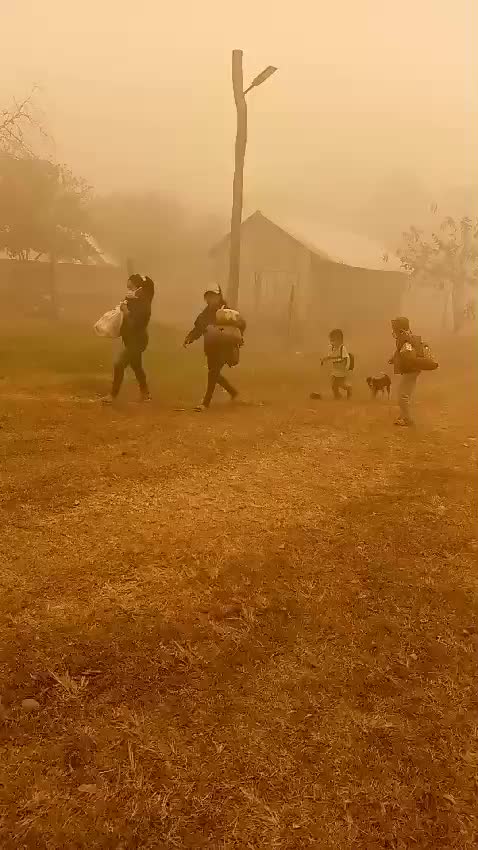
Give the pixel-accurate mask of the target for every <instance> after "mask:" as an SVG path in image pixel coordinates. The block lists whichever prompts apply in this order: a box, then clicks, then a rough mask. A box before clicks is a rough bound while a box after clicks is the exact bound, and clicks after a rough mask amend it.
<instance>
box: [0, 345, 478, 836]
mask: <svg viewBox="0 0 478 850" xmlns="http://www.w3.org/2000/svg"><path fill="white" fill-rule="evenodd" d="M39 339H40V337H35V336H31V334H30V336H28V335H26V336H25V337H24V339H23V340H21V341H20V343H19V344H18V345H17V344H16V343H15V345H17V347H15V345H14V343H13V336H12V337H8V334H3V336H2V342H1V344H0V373H1V374H3V375H4V377H3V379H2V380H1V381H0V426H1V427H0V498H1V502H0V521H1V529H2V533H1V538H0V588H1V596H0V695H1V706H0V753H1V757H0V846H1V847H2V850H23V848H28V849H29V850H30V848H31V850H47V848H48V850H52V848H67V849H68V850H80V848H81V850H83V848H84V849H85V850H86V848H88V850H96V849H97V848H98V849H99V848H101V850H133V848H135V850H162V848H164V850H166V849H167V850H169V848H171V850H172V848H194V850H196V848H197V849H198V848H208V850H233V848H234V850H236V848H237V850H246V849H247V850H249V849H250V850H262V848H265V849H266V850H273V848H274V850H275V848H277V850H296V848H317V850H346V848H347V849H348V848H350V850H385V848H387V850H412V848H428V850H437V848H456V850H472V848H476V847H477V846H478V806H477V791H478V785H477V770H478V696H477V694H478V691H477V681H478V679H477V674H478V669H477V660H478V593H477V591H478V573H477V554H478V529H477V522H476V520H477V512H476V502H477V499H476V494H477V489H476V484H477V481H476V453H477V445H478V443H477V439H476V438H477V433H476V425H475V419H476V407H477V404H476V400H477V399H476V388H477V383H476V378H477V369H476V365H477V364H476V362H475V361H476V357H475V355H474V353H473V349H472V345H471V343H468V342H466V341H461V342H459V343H449V344H448V347H446V346H445V345H444V346H443V350H442V351H440V352H438V353H439V359H440V362H441V368H440V370H439V371H438V372H437V373H436V374H432V375H424V376H422V378H421V386H420V388H419V392H418V405H417V417H418V422H419V424H418V426H417V428H416V429H415V430H406V429H397V428H394V427H393V418H394V416H393V413H394V411H393V409H392V408H391V407H390V406H389V405H388V404H387V402H382V401H377V402H375V403H371V402H370V401H369V399H368V397H367V393H366V389H367V388H366V386H365V382H364V376H365V374H364V373H361V372H360V368H361V367H360V363H359V366H358V369H359V372H358V374H357V376H356V378H355V380H356V387H357V388H356V394H355V398H354V400H353V402H351V403H350V404H346V403H345V402H344V403H333V402H332V401H330V400H328V399H325V400H324V401H322V402H317V403H312V402H310V401H309V400H308V398H307V394H308V390H309V389H314V388H315V387H314V386H311V380H312V375H313V374H314V373H316V374H318V370H317V368H316V365H315V363H313V364H311V363H308V364H307V365H303V364H302V361H301V360H300V359H299V358H297V361H294V359H293V357H291V363H292V365H290V364H289V366H288V367H287V368H286V367H285V366H284V368H283V370H281V367H280V364H271V365H270V366H267V364H265V365H264V363H261V364H260V368H259V370H258V369H257V368H255V365H254V363H252V362H251V363H248V362H247V360H246V361H245V364H244V367H243V368H242V367H241V368H242V374H241V372H240V370H238V375H237V379H238V380H239V381H240V383H241V385H243V386H246V387H247V390H248V392H250V396H251V400H252V402H255V403H251V404H250V405H245V406H237V407H229V406H227V405H226V404H221V403H220V399H218V402H217V404H216V406H215V408H214V409H211V411H210V412H209V413H207V414H200V415H199V414H195V413H193V412H189V410H184V411H180V410H176V409H175V408H176V407H181V406H186V402H187V403H189V401H190V400H196V399H197V397H198V392H199V391H200V389H201V387H199V390H196V387H195V386H194V384H195V382H196V381H197V380H199V381H200V382H202V381H203V374H202V371H201V368H202V367H201V362H200V356H199V353H198V354H197V355H194V354H193V355H192V359H191V360H188V361H184V363H185V364H186V363H187V364H188V365H184V367H183V366H180V367H178V368H179V372H178V374H177V376H176V375H175V373H174V371H173V372H171V370H170V369H169V366H168V361H167V358H166V356H164V358H163V359H162V358H161V356H160V354H158V355H154V357H156V360H154V364H155V365H154V371H155V372H157V374H158V384H159V383H160V382H161V381H162V382H163V383H162V386H163V387H164V392H163V393H161V394H159V400H158V401H153V403H152V404H151V405H150V406H146V407H141V406H139V405H137V404H135V403H134V402H133V401H132V400H131V399H132V398H133V396H132V395H131V393H130V392H129V390H127V391H126V393H125V397H124V400H123V401H121V403H120V404H119V405H118V407H117V408H113V409H102V408H101V407H100V406H99V405H98V404H97V403H96V402H94V401H92V400H91V399H92V398H93V397H94V394H95V392H96V391H97V390H98V389H99V388H100V385H101V382H102V380H103V379H102V378H101V375H100V377H98V369H99V367H98V362H97V360H98V356H99V355H98V354H97V351H98V350H99V349H98V350H97V349H94V351H90V350H89V349H88V348H87V347H85V349H84V350H79V353H78V354H77V355H75V350H76V349H75V340H76V337H75V334H74V333H73V331H72V333H71V334H69V335H67V336H64V337H62V338H58V339H56V337H55V333H54V332H53V331H51V332H50V334H49V336H48V346H47V349H45V346H43V347H42V346H41V345H40V343H39ZM85 345H86V344H85ZM94 345H97V343H96V342H95V343H94ZM74 349H75V350H74ZM80 349H81V347H80ZM153 354H154V352H153ZM102 356H104V357H105V358H106V365H105V370H106V367H107V364H108V356H109V354H106V355H103V354H102ZM152 356H153V355H152ZM179 357H183V353H181V355H179V354H178V355H177V358H179ZM103 362H105V361H103ZM182 362H183V361H181V363H182ZM358 362H359V361H358ZM371 362H372V358H371ZM189 364H192V365H189ZM56 365H58V368H57V369H56ZM55 369H56V371H55ZM181 369H182V370H183V371H182V372H181ZM188 370H189V371H188ZM235 377H236V376H235ZM175 384H176V385H177V387H178V390H177V394H178V398H175V394H174V393H175V391H174V386H175ZM155 395H156V393H155ZM259 401H265V402H266V403H265V404H259V403H258V402H259ZM24 700H35V701H36V703H37V705H36V704H35V703H31V704H30V703H26V704H24V703H23V701H24Z"/></svg>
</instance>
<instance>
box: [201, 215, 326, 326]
mask: <svg viewBox="0 0 478 850" xmlns="http://www.w3.org/2000/svg"><path fill="white" fill-rule="evenodd" d="M310 269H311V255H310V251H309V250H308V249H307V248H305V247H304V246H302V245H300V244H298V243H297V242H296V241H295V240H294V239H291V238H290V237H289V236H287V235H286V234H282V233H281V231H280V230H276V229H274V228H270V227H268V226H267V225H266V224H264V225H262V224H261V223H260V221H259V222H257V221H256V222H254V226H252V225H251V227H247V226H244V225H243V230H242V238H241V274H240V282H239V302H240V303H239V307H240V308H241V310H243V311H244V313H245V314H246V315H248V316H249V317H250V318H253V317H254V316H255V317H256V318H260V315H261V314H262V313H265V312H266V313H267V314H268V315H272V316H274V317H275V318H277V319H281V318H283V319H284V320H286V318H287V313H288V308H289V300H290V294H291V287H292V286H294V288H295V292H294V312H295V315H296V316H297V317H299V318H303V317H304V316H305V314H306V311H307V302H308V291H309V285H310ZM258 275H259V276H260V277H258ZM228 276H229V241H228V242H227V243H226V244H225V245H224V246H222V248H221V250H220V251H219V252H218V253H217V254H216V256H215V257H214V258H213V260H212V278H213V279H214V280H215V281H216V282H217V283H219V284H220V285H221V286H222V288H223V290H224V292H226V291H227V283H228ZM258 289H259V290H260V292H259V297H258ZM256 314H257V315H256Z"/></svg>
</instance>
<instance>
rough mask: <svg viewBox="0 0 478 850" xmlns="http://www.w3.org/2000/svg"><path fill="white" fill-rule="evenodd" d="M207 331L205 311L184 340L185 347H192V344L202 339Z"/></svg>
mask: <svg viewBox="0 0 478 850" xmlns="http://www.w3.org/2000/svg"><path fill="white" fill-rule="evenodd" d="M205 330H206V322H205V318H204V310H203V312H202V313H200V314H199V316H198V317H197V319H196V321H195V322H194V326H193V328H192V329H191V330H190V331H189V333H188V334H186V338H185V340H184V343H183V345H184V347H186V346H187V345H191V343H192V342H196V340H197V339H200V338H201V337H202V335H203V333H204V331H205Z"/></svg>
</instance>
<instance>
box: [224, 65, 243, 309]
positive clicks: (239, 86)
mask: <svg viewBox="0 0 478 850" xmlns="http://www.w3.org/2000/svg"><path fill="white" fill-rule="evenodd" d="M232 87H233V91H234V102H235V104H236V111H237V131H236V147H235V157H234V183H233V187H232V213H231V244H230V253H229V286H228V293H227V300H228V304H229V306H230V307H237V305H238V300H239V274H240V267H241V223H242V201H243V185H244V159H245V156H246V145H247V103H246V98H245V96H244V77H243V70H242V50H233V51H232Z"/></svg>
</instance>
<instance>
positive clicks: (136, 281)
mask: <svg viewBox="0 0 478 850" xmlns="http://www.w3.org/2000/svg"><path fill="white" fill-rule="evenodd" d="M142 283H143V278H142V277H141V275H140V274H132V275H130V276H129V278H128V283H127V284H126V286H127V288H128V289H129V291H130V292H137V291H138V289H141V285H142Z"/></svg>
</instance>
